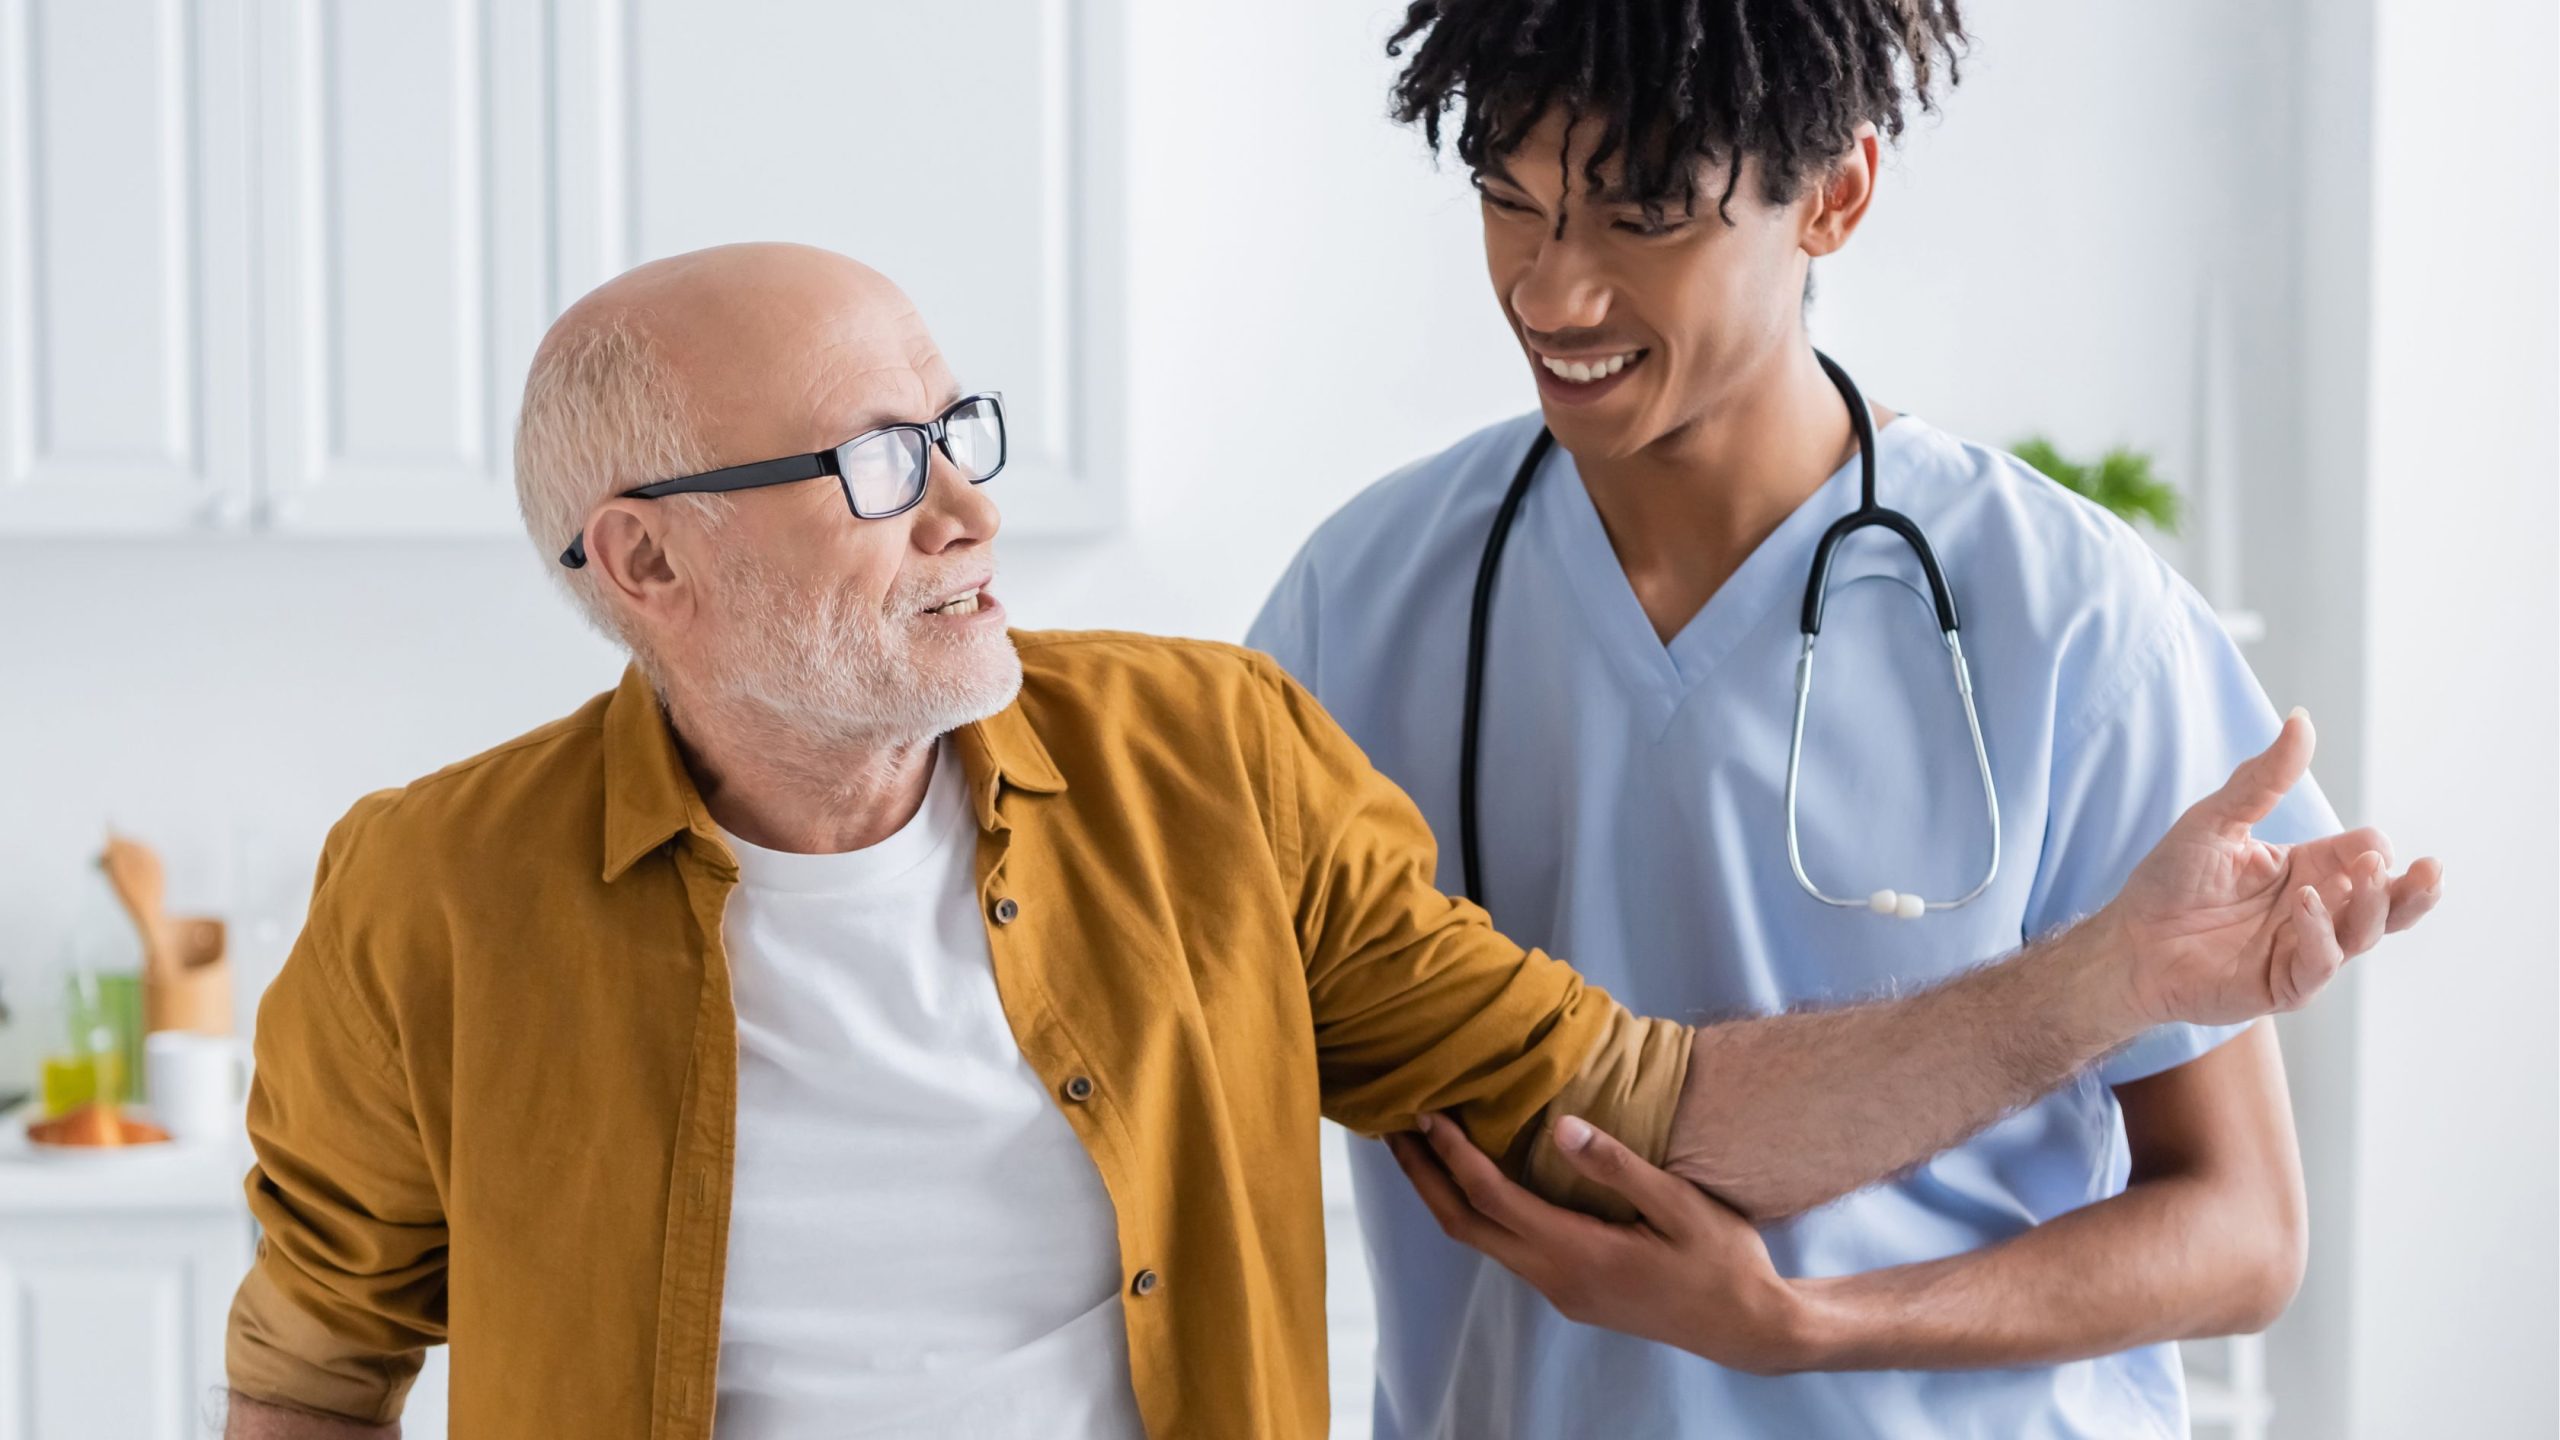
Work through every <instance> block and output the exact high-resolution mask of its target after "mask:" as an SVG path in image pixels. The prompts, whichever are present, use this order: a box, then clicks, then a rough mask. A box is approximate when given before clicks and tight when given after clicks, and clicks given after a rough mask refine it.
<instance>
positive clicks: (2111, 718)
mask: <svg viewBox="0 0 2560 1440" xmlns="http://www.w3.org/2000/svg"><path fill="white" fill-rule="evenodd" d="M2169 589H2170V593H2169V595H2168V597H2167V604H2166V605H2165V606H2164V607H2163V610H2164V613H2163V614H2162V615H2161V617H2160V620H2159V622H2158V623H2157V624H2156V625H2154V626H2153V627H2152V628H2151V630H2150V632H2149V634H2148V637H2147V638H2146V639H2145V640H2143V641H2142V642H2140V643H2138V644H2137V645H2136V646H2135V647H2134V648H2133V649H2132V650H2131V652H2130V653H2129V654H2127V655H2126V656H2125V658H2124V659H2123V660H2122V661H2121V662H2120V663H2119V664H2118V665H2117V667H2116V668H2115V670H2114V672H2113V673H2112V675H2111V676H2109V677H2108V678H2107V679H2105V680H2102V681H2101V682H2100V683H2099V684H2098V685H2096V686H2095V687H2093V688H2092V689H2091V690H2090V691H2089V692H2088V693H2087V694H2085V695H2084V696H2083V697H2082V700H2081V705H2080V708H2079V710H2078V711H2077V712H2076V713H2074V714H2073V715H2071V716H2068V717H2066V718H2065V720H2064V722H2063V723H2062V725H2061V727H2060V728H2059V729H2058V730H2057V732H2056V735H2055V742H2054V774H2053V781H2052V789H2051V803H2050V809H2049V812H2048V815H2047V820H2046V840H2045V851H2044V863H2043V866H2042V868H2041V869H2040V870H2039V872H2038V874H2037V877H2036V884H2035V890H2034V893H2033V894H2032V895H2031V896H2030V897H2029V900H2028V907H2027V928H2028V933H2030V934H2037V933H2041V932H2043V931H2046V930H2049V929H2052V928H2054V927H2056V926H2059V925H2063V924H2066V923H2068V922H2069V921H2071V920H2074V919H2076V918H2078V917H2080V916H2082V915H2086V914H2088V913H2090V912H2092V911H2094V910H2096V909H2098V908H2099V907H2100V906H2102V905H2104V904H2106V902H2107V901H2108V900H2109V899H2111V898H2113V896H2114V895H2115V893H2116V892H2117V891H2118V890H2120V889H2122V888H2123V887H2124V882H2125V880H2126V878H2127V877H2128V876H2129V875H2131V874H2132V873H2133V867H2134V866H2135V865H2136V864H2137V863H2139V862H2140V861H2141V859H2142V857H2143V856H2144V855H2146V854H2148V853H2149V852H2150V850H2151V847H2152V846H2154V845H2156V844H2158V843H2159V841H2160V838H2161V837H2162V836H2163V835H2165V834H2167V833H2168V830H2169V826H2170V825H2171V824H2172V823H2174V822H2175V821H2176V820H2177V818H2178V816H2179V815H2181V814H2183V813H2184V812H2185V811H2186V809H2187V807H2188V806H2190V805H2192V804H2194V803H2195V802H2196V801H2197V800H2200V799H2202V798H2203V797H2204V796H2206V795H2208V794H2210V793H2212V792H2213V791H2214V790H2216V789H2219V788H2220V787H2221V785H2222V783H2223V782H2224V781H2225V780H2226V779H2228V778H2229V777H2230V774H2231V771H2232V769H2233V768H2234V767H2235V766H2237V765H2238V764H2239V763H2240V762H2241V761H2242V760H2245V759H2247V758H2248V757H2249V756H2251V755H2254V754H2256V753H2257V752H2259V751H2260V750H2263V749H2265V748H2266V747H2267V745H2268V744H2269V743H2270V742H2272V741H2273V740H2274V739H2275V736H2276V731H2277V730H2278V728H2280V725H2281V723H2282V722H2281V721H2280V719H2279V718H2278V717H2277V715H2276V712H2275V707H2274V706H2272V705H2270V704H2269V703H2268V701H2267V697H2266V692H2265V691H2264V690H2262V689H2261V688H2259V685H2258V681H2257V677H2256V676H2255V675H2252V674H2251V673H2250V671H2249V665H2248V662H2247V661H2246V660H2244V659H2242V658H2241V655H2240V648H2239V646H2238V645H2237V644H2235V643H2234V642H2233V641H2232V639H2231V636H2230V635H2229V633H2228V632H2226V631H2225V630H2224V629H2223V628H2222V624H2221V622H2220V621H2219V620H2218V619H2216V618H2215V616H2214V614H2213V612H2212V610H2211V609H2210V608H2208V607H2207V606H2206V605H2205V603H2204V600H2203V597H2201V596H2199V595H2197V594H2196V593H2195V591H2194V589H2193V588H2192V587H2190V586H2188V585H2187V584H2185V583H2184V582H2183V581H2178V580H2175V579H2174V578H2172V579H2171V581H2170V586H2169ZM2338 828H2339V826H2338V819H2337V815H2336V814H2335V812H2333V811H2332V810H2331V809H2330V808H2329V802H2328V800H2327V798H2326V797H2325V796H2323V795H2322V794H2321V793H2320V788H2319V786H2318V785H2317V784H2316V783H2315V782H2314V781H2312V780H2311V779H2309V778H2308V777H2306V778H2305V779H2304V780H2303V782H2302V783H2301V784H2300V785H2298V786H2296V787H2294V790H2293V793H2291V794H2290V795H2287V796H2286V797H2285V798H2284V800H2283V802H2282V803H2281V804H2279V805H2278V806H2277V807H2276V810H2275V813H2274V814H2272V815H2270V816H2268V817H2267V818H2266V820H2265V821H2263V822H2261V823H2260V824H2259V825H2258V827H2257V832H2256V833H2257V834H2258V836H2259V837H2260V838H2262V839H2265V840H2270V841H2274V842H2277V843H2281V844H2290V843H2294V842H2298V841H2303V840H2310V839H2316V838H2318V837H2320V836H2323V835H2328V834H2333V833H2335V832H2336V831H2337V829H2338ZM2245 1028H2247V1027H2245V1026H2222V1027H2209V1026H2196V1025H2184V1024H2173V1025H2163V1026H2160V1027H2159V1028H2157V1029H2154V1030H2151V1031H2149V1032H2147V1033H2145V1034H2144V1035H2142V1036H2141V1037H2140V1038H2138V1039H2136V1040H2135V1041H2134V1042H2133V1043H2132V1044H2131V1045H2128V1046H2126V1047H2125V1048H2124V1049H2122V1050H2119V1051H2117V1052H2116V1053H2115V1054H2114V1055H2112V1056H2110V1057H2108V1058H2107V1059H2106V1060H2105V1061H2103V1062H2101V1064H2100V1066H2099V1075H2100V1078H2102V1079H2103V1080H2104V1081H2105V1082H2106V1083H2107V1084H2109V1085H2122V1084H2126V1083H2128V1082H2130V1081H2134V1080H2139V1079H2142V1078H2143V1077H2145V1076H2148V1075H2156V1074H2159V1073H2160V1072H2161V1071H2164V1070H2169V1069H2173V1068H2175V1067H2177V1066H2179V1065H2183V1064H2185V1063H2186V1062H2188V1061H2190V1060H2193V1059H2195V1058H2196V1057H2197V1056H2200V1055H2202V1054H2204V1053H2205V1052H2206V1051H2209V1050H2211V1049H2213V1048H2214V1047H2215V1046H2217V1045H2219V1044H2221V1043H2222V1042H2223V1041H2225V1040H2228V1039H2230V1038H2231V1037H2232V1036H2234V1035H2237V1034H2239V1033H2240V1032H2241V1030H2243V1029H2245Z"/></svg>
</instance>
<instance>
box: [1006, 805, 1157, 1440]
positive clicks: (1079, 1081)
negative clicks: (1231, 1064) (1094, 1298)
mask: <svg viewBox="0 0 2560 1440" xmlns="http://www.w3.org/2000/svg"><path fill="white" fill-rule="evenodd" d="M1018 800H1019V797H1018V794H1017V793H1015V792H1006V791H1000V792H999V795H998V798H997V801H996V805H995V814H994V819H993V824H992V825H990V826H988V827H987V828H986V829H984V830H982V831H981V832H980V835H979V851H978V859H979V868H980V879H979V882H978V898H979V913H980V914H981V915H982V916H984V917H985V922H986V932H987V950H988V953H989V955H990V957H991V958H992V960H993V962H994V965H995V973H996V993H997V997H998V998H999V1000H1001V1001H1002V1002H1003V1004H1004V1006H1005V1016H1006V1020H1007V1022H1008V1023H1009V1024H1011V1025H1012V1026H1013V1030H1014V1037H1015V1042H1016V1043H1017V1044H1019V1045H1020V1046H1021V1047H1022V1050H1023V1055H1024V1058H1025V1059H1027V1060H1028V1061H1030V1063H1031V1066H1032V1068H1033V1070H1034V1071H1035V1072H1037V1073H1038V1074H1039V1075H1040V1076H1041V1078H1042V1079H1043V1080H1044V1081H1045V1082H1046V1083H1047V1084H1048V1085H1049V1087H1050V1090H1051V1093H1052V1094H1054V1095H1056V1096H1057V1097H1058V1098H1059V1099H1060V1100H1061V1101H1062V1102H1064V1103H1063V1104H1062V1105H1061V1109H1062V1110H1063V1112H1064V1113H1065V1115H1066V1118H1067V1123H1068V1124H1069V1125H1070V1126H1071V1127H1073V1128H1074V1130H1075V1132H1076V1138H1077V1139H1078V1140H1080V1141H1082V1142H1083V1144H1084V1147H1085V1153H1086V1154H1087V1155H1088V1156H1089V1157H1091V1159H1092V1160H1093V1162H1094V1166H1095V1168H1096V1169H1097V1170H1099V1171H1101V1172H1102V1176H1103V1182H1104V1188H1105V1189H1106V1190H1107V1191H1108V1192H1109V1193H1110V1195H1111V1197H1112V1206H1113V1219H1114V1222H1115V1226H1116V1229H1117V1232H1118V1234H1117V1236H1116V1237H1115V1238H1116V1239H1117V1240H1118V1241H1119V1242H1120V1251H1121V1253H1120V1257H1119V1258H1120V1263H1121V1266H1122V1272H1121V1285H1122V1293H1123V1294H1124V1295H1126V1296H1128V1297H1132V1298H1133V1299H1134V1300H1147V1299H1148V1298H1149V1297H1152V1296H1155V1295H1157V1294H1159V1293H1160V1290H1161V1288H1162V1286H1163V1285H1164V1283H1165V1281H1164V1276H1163V1274H1162V1272H1161V1270H1160V1269H1159V1268H1157V1267H1155V1266H1152V1265H1150V1264H1148V1263H1147V1257H1145V1256H1143V1255H1138V1254H1133V1253H1131V1251H1132V1248H1133V1242H1134V1245H1135V1246H1136V1247H1137V1248H1144V1246H1145V1245H1146V1243H1147V1242H1146V1240H1145V1238H1144V1237H1147V1236H1151V1235H1153V1234H1155V1233H1157V1232H1156V1227H1155V1226H1154V1225H1153V1223H1152V1220H1153V1217H1151V1216H1147V1215H1144V1214H1138V1215H1131V1214H1126V1213H1123V1211H1122V1209H1121V1207H1122V1206H1123V1205H1124V1204H1127V1203H1129V1202H1128V1200H1127V1198H1126V1197H1128V1196H1129V1195H1130V1194H1132V1193H1133V1192H1132V1189H1131V1187H1129V1186H1127V1185H1125V1184H1121V1183H1116V1180H1117V1176H1118V1175H1121V1174H1125V1173H1126V1166H1127V1164H1128V1163H1129V1161H1130V1158H1131V1157H1130V1153H1129V1151H1128V1148H1127V1144H1126V1142H1127V1138H1128V1137H1127V1135H1126V1132H1125V1131H1124V1130H1123V1128H1122V1127H1121V1124H1120V1122H1119V1118H1118V1115H1117V1113H1116V1112H1115V1111H1114V1109H1113V1108H1112V1105H1111V1100H1110V1092H1109V1088H1108V1084H1107V1078H1108V1077H1102V1076H1099V1072H1098V1071H1097V1068H1096V1066H1095V1063H1094V1060H1093V1058H1092V1057H1091V1056H1088V1055H1086V1054H1084V1053H1082V1051H1081V1047H1079V1046H1078V1045H1077V1044H1076V1042H1075V1038H1074V1036H1073V1035H1072V1034H1071V1033H1070V1032H1069V1030H1068V1029H1067V1026H1066V1024H1065V1022H1064V1020H1063V1018H1062V1017H1061V1016H1060V1015H1059V1014H1058V1009H1057V997H1056V995H1055V993H1054V992H1053V990H1052V989H1051V987H1050V985H1049V978H1050V977H1048V976H1047V975H1045V974H1043V973H1041V971H1040V967H1039V965H1038V963H1037V960H1038V957H1037V956H1036V954H1034V953H1032V949H1031V947H1030V943H1029V933H1028V932H1029V931H1030V929H1031V928H1032V927H1029V926H1026V925H1024V924H1022V923H1021V921H1022V917H1023V916H1024V914H1025V913H1026V912H1027V911H1028V910H1029V908H1030V907H1031V906H1033V905H1036V904H1037V903H1039V897H1038V896H1036V895H1025V894H1022V893H1021V892H1020V890H1019V888H1018V887H1017V886H1015V885H1014V884H1013V883H1012V882H1011V881H1010V880H1009V879H1008V878H1007V873H1006V871H1007V862H1008V861H1009V860H1010V858H1011V854H1012V847H1013V841H1014V824H1013V819H1012V815H1011V813H1010V811H1011V805H1010V804H1009V803H1008V802H1017V803H1018ZM1025 1005H1027V1006H1029V1007H1030V1009H1031V1011H1032V1012H1033V1013H1030V1014H1027V1015H1026V1014H1018V1013H1017V1012H1016V1007H1017V1006H1025ZM1123 1315H1124V1325H1125V1327H1126V1329H1127V1331H1128V1340H1129V1365H1130V1377H1129V1378H1130V1385H1131V1388H1132V1389H1133V1391H1134V1392H1135V1393H1136V1395H1137V1398H1138V1403H1139V1407H1140V1410H1141V1412H1142V1413H1143V1412H1144V1410H1145V1408H1146V1404H1147V1396H1148V1393H1149V1391H1150V1390H1152V1389H1155V1388H1156V1387H1153V1386H1150V1385H1147V1384H1145V1383H1142V1378H1141V1377H1142V1375H1143V1374H1144V1372H1145V1370H1146V1369H1147V1368H1148V1367H1150V1366H1151V1364H1152V1362H1153V1361H1154V1359H1155V1357H1157V1356H1158V1355H1161V1354H1163V1353H1164V1351H1163V1347H1162V1345H1161V1344H1160V1343H1155V1337H1156V1336H1157V1335H1159V1334H1161V1333H1162V1328H1163V1327H1162V1324H1161V1322H1160V1321H1158V1319H1157V1308H1156V1305H1154V1304H1148V1305H1135V1304H1133V1305H1130V1306H1129V1307H1128V1308H1126V1309H1125V1310H1124V1312H1123ZM1149 1423H1150V1425H1154V1424H1158V1423H1162V1422H1161V1421H1158V1420H1154V1419H1150V1420H1149Z"/></svg>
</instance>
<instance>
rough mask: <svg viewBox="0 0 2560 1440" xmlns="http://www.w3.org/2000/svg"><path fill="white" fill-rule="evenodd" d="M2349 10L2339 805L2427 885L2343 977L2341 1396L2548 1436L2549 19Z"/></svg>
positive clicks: (2555, 1178)
mask: <svg viewBox="0 0 2560 1440" xmlns="http://www.w3.org/2000/svg"><path fill="white" fill-rule="evenodd" d="M2375 15H2376V25H2375V32H2374V45H2373V53H2374V62H2375V63H2374V70H2373V94H2374V102H2373V126H2374V168H2373V193H2372V240H2371V246H2372V271H2371V273H2372V288H2371V292H2370V293H2371V305H2372V327H2371V347H2370V353H2369V356H2368V358H2367V363H2368V364H2369V366H2370V374H2371V404H2370V410H2369V413H2368V417H2367V421H2366V426H2365V431H2364V434H2365V440H2366V443H2367V445H2368V446H2369V447H2370V452H2369V453H2370V459H2369V464H2368V466H2367V469H2366V483H2367V487H2368V489H2367V494H2366V496H2365V500H2364V505H2363V509H2364V515H2365V522H2366V526H2367V530H2366V540H2365V545H2364V548H2363V554H2362V561H2363V565H2364V569H2365V577H2366V594H2367V596H2368V603H2369V610H2368V614H2369V626H2368V628H2367V630H2366V633H2365V652H2364V673H2363V675H2362V683H2363V687H2364V701H2363V703H2364V711H2365V714H2364V729H2365V735H2366V772H2365V782H2364V783H2365V793H2366V797H2367V800H2368V803H2369V804H2370V806H2371V807H2372V809H2373V811H2374V812H2375V813H2376V814H2379V815H2384V816H2387V817H2388V818H2389V819H2390V822H2391V824H2392V825H2393V826H2394V827H2395V828H2396V829H2398V830H2399V831H2400V832H2401V833H2403V834H2404V835H2406V836H2407V837H2408V838H2410V839H2411V840H2414V841H2418V842H2421V843H2423V844H2424V845H2426V846H2428V847H2430V848H2436V849H2440V850H2441V851H2442V852H2443V853H2444V855H2445V856H2446V857H2447V859H2448V862H2449V866H2450V879H2449V883H2448V888H2447V900H2446V902H2445V909H2444V913H2443V914H2442V915H2441V917H2440V918H2439V919H2438V920H2436V921H2435V922H2432V923H2431V924H2430V925H2429V926H2428V928H2427V929H2426V930H2424V931H2422V932H2420V933H2418V934H2416V935H2413V936H2411V937H2410V938H2409V941H2408V943H2406V944H2405V945H2402V946H2400V947H2398V952H2399V953H2397V954H2395V955H2394V956H2392V957H2391V958H2390V960H2389V961H2388V962H2387V963H2385V964H2383V965H2381V966H2380V967H2378V968H2376V969H2375V970H2374V972H2373V973H2372V974H2370V975H2368V976H2366V977H2365V987H2364V996H2363V1001H2364V1003H2363V1008H2362V1011H2361V1014H2360V1016H2359V1019H2360V1022H2361V1023H2360V1028H2359V1036H2358V1039H2359V1046H2358V1052H2357V1055H2358V1062H2359V1065H2358V1069H2359V1080H2360V1084H2361V1087H2362V1088H2361V1096H2360V1099H2361V1103H2360V1106H2359V1108H2358V1111H2357V1126H2356V1140H2357V1145H2356V1156H2355V1164H2356V1196H2357V1198H2356V1213H2355V1242H2354V1247H2353V1248H2354V1254H2355V1256H2356V1259H2357V1265H2356V1269H2355V1285H2354V1299H2355V1304H2354V1310H2353V1314H2354V1345H2353V1351H2352V1355H2353V1359H2352V1362H2351V1363H2350V1365H2349V1366H2348V1367H2347V1371H2346V1373H2347V1374H2348V1375H2349V1376H2350V1377H2352V1393H2353V1397H2354V1399H2353V1406H2352V1409H2353V1412H2354V1415H2355V1418H2356V1422H2357V1426H2358V1428H2357V1430H2356V1433H2357V1434H2358V1435H2366V1436H2397V1435H2417V1434H2431V1435H2492V1434H2495V1435H2527V1434H2541V1435H2549V1434H2552V1433H2554V1432H2555V1430H2560V1405H2556V1404H2555V1396H2554V1392H2553V1386H2554V1383H2555V1379H2554V1359H2555V1354H2560V1315H2555V1304H2560V1300H2555V1296H2560V1258H2556V1257H2555V1250H2554V1223H2555V1213H2556V1212H2560V1171H2555V1164H2560V1161H2555V1136H2560V1065H2555V1060H2554V1047H2553V1044H2552V1016H2553V1013H2554V1009H2555V1006H2560V985H2555V980H2554V966H2555V961H2556V960H2560V917H2555V913H2554V910H2553V907H2552V901H2551V896H2552V891H2553V885H2552V877H2553V875H2554V874H2555V873H2560V833H2556V832H2555V825H2556V824H2560V754H2555V742H2560V639H2555V637H2554V634H2553V631H2552V628H2551V626H2552V618H2553V613H2554V592H2553V575H2552V571H2553V557H2554V554H2555V551H2554V548H2553V540H2554V538H2555V533H2560V530H2556V529H2555V526H2556V525H2560V505H2555V484H2554V482H2555V477H2560V328H2556V322H2560V178H2556V177H2555V161H2554V158H2553V154H2554V152H2553V148H2552V145H2553V141H2554V139H2555V138H2560V103H2555V98H2554V92H2553V90H2552V87H2551V82H2550V76H2551V73H2552V64H2553V61H2554V59H2555V56H2560V21H2555V17H2554V12H2553V9H2552V7H2551V6H2550V5H2549V4H2547V3H2537V0H2459V3H2445V0H2382V3H2381V4H2379V5H2378V6H2377V7H2376V11H2375ZM2342 558H2343V557H2342Z"/></svg>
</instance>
